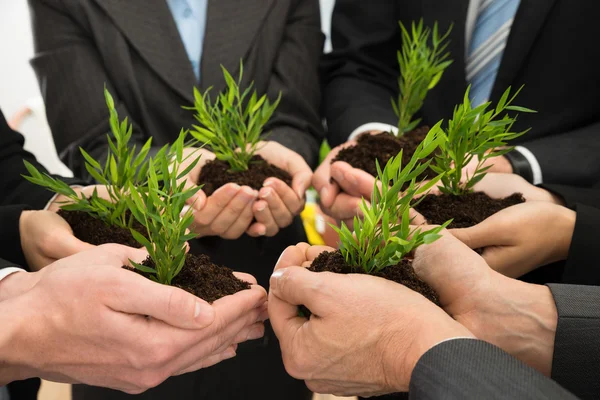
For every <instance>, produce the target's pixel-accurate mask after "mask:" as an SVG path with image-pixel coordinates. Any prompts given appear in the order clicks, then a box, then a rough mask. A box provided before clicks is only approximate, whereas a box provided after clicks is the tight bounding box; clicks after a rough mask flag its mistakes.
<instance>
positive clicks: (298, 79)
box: [266, 0, 325, 167]
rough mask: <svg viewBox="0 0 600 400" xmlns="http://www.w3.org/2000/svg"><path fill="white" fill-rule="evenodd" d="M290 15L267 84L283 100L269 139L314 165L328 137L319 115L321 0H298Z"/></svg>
mask: <svg viewBox="0 0 600 400" xmlns="http://www.w3.org/2000/svg"><path fill="white" fill-rule="evenodd" d="M295 3H296V4H295V7H294V9H293V10H292V11H291V12H290V15H288V20H287V25H286V28H285V34H284V37H283V41H282V43H281V45H280V47H279V51H278V56H277V60H276V61H275V65H274V71H272V73H271V78H270V81H269V85H268V92H269V97H270V98H273V99H274V98H277V96H278V95H279V93H280V92H281V95H282V97H281V102H280V103H279V107H278V108H277V111H276V112H275V115H274V117H273V119H272V121H271V122H270V123H269V125H268V126H267V127H266V130H267V131H270V132H271V133H270V136H269V140H273V141H275V142H278V143H281V144H282V145H284V146H286V147H288V148H290V149H292V150H294V151H295V152H297V153H298V154H300V155H301V156H302V157H304V159H305V160H306V162H307V163H308V164H309V165H310V166H311V167H315V166H316V164H317V162H318V154H319V147H320V145H321V142H322V141H323V139H324V137H325V133H324V128H323V124H322V122H321V115H320V110H319V107H320V103H321V88H320V84H319V78H318V77H319V71H318V69H319V60H320V58H321V54H322V52H323V42H324V36H323V33H322V32H321V17H320V8H319V1H318V0H298V1H296V2H295Z"/></svg>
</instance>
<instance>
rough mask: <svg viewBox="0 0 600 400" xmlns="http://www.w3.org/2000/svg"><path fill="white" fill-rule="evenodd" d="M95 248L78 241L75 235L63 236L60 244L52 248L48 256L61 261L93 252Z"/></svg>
mask: <svg viewBox="0 0 600 400" xmlns="http://www.w3.org/2000/svg"><path fill="white" fill-rule="evenodd" d="M95 247H96V246H94V245H92V244H89V243H86V242H84V241H81V240H79V239H77V238H76V237H75V236H74V235H73V234H69V235H63V236H61V240H60V244H57V245H56V246H52V248H51V249H49V250H50V254H48V255H49V256H50V257H51V258H53V259H55V260H60V259H63V258H66V257H70V256H72V255H74V254H77V253H81V252H83V251H87V250H92V249H94V248H95Z"/></svg>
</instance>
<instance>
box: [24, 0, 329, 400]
mask: <svg viewBox="0 0 600 400" xmlns="http://www.w3.org/2000/svg"><path fill="white" fill-rule="evenodd" d="M29 4H30V10H31V14H32V21H33V24H32V25H33V31H34V45H35V52H36V54H35V56H34V58H33V60H32V62H31V63H32V66H33V68H34V70H35V72H36V74H37V77H38V80H39V83H40V86H41V88H42V93H43V96H44V100H45V104H46V113H47V117H48V122H49V124H50V127H51V129H52V132H53V135H54V139H55V142H56V146H57V150H58V152H59V155H60V156H61V158H62V160H63V161H64V162H65V163H66V165H67V166H69V167H70V168H71V169H72V170H73V172H74V174H75V175H76V176H83V174H84V170H83V168H82V165H83V158H81V156H80V154H79V150H78V148H79V147H83V148H84V149H85V150H86V151H87V152H88V153H90V154H91V155H92V156H94V157H99V158H102V157H103V156H105V154H106V149H107V148H106V139H105V135H106V133H107V132H109V125H108V119H107V115H106V109H105V104H104V100H103V97H102V89H103V87H104V85H105V84H106V87H107V88H108V90H109V91H110V92H111V93H112V94H113V95H114V97H115V102H116V106H117V107H116V108H117V111H118V112H119V114H120V115H121V116H123V117H124V116H128V117H129V120H130V122H132V123H133V136H134V138H135V142H136V143H142V142H144V141H145V140H146V139H147V138H149V137H152V138H153V145H155V146H162V145H164V144H166V143H169V142H171V141H172V140H174V139H175V138H176V137H177V135H178V133H179V132H180V129H181V128H182V127H184V128H188V127H190V126H191V125H192V124H194V123H196V121H195V119H194V117H193V113H192V112H191V111H189V110H185V109H183V108H182V106H191V105H192V104H193V101H194V99H193V88H194V86H196V87H198V88H199V89H200V90H201V91H203V90H205V89H207V88H209V87H213V90H212V91H211V93H212V95H213V96H215V95H216V94H218V93H219V92H220V91H221V90H222V89H223V88H224V87H225V82H224V78H223V75H222V71H221V65H222V66H224V67H225V68H226V69H227V70H228V71H229V72H231V73H232V75H233V76H236V74H237V72H238V69H239V64H240V59H242V61H243V64H244V81H243V84H242V87H245V86H247V85H248V84H249V82H251V81H253V82H254V85H255V88H256V90H257V91H258V93H259V94H266V95H267V96H268V97H269V98H270V99H271V100H274V99H275V98H277V96H278V95H279V93H281V94H282V99H281V103H280V105H279V107H278V109H277V111H276V113H275V114H274V117H273V119H272V121H271V122H270V124H269V125H268V126H267V128H266V131H268V132H270V136H268V140H269V142H268V144H267V145H266V146H264V151H266V152H269V153H270V154H272V155H273V157H275V158H276V159H277V160H283V161H285V165H283V167H284V168H286V169H288V170H289V171H291V172H292V173H293V175H294V178H295V179H294V182H293V184H292V188H293V189H292V188H289V187H287V186H286V185H280V184H279V182H277V183H276V184H275V185H274V186H271V187H264V188H262V189H261V190H260V191H259V192H256V191H254V190H251V189H250V188H247V187H241V188H240V187H239V186H237V185H232V184H229V185H226V186H225V187H223V188H221V190H220V191H218V192H217V193H215V194H214V195H212V196H210V197H209V198H207V199H205V201H198V202H196V203H194V207H195V208H196V210H197V212H196V216H197V218H196V221H195V222H196V224H195V225H194V227H195V230H196V231H197V232H199V233H201V234H202V235H203V237H201V238H199V240H194V241H192V242H191V243H190V246H191V251H192V252H195V253H199V252H201V253H204V254H207V255H208V256H210V257H211V259H212V260H213V261H214V262H216V263H218V264H222V265H226V266H229V267H232V268H233V269H235V270H240V271H244V272H248V273H251V274H252V275H253V276H255V277H256V278H257V280H258V282H259V283H260V284H262V285H266V284H268V279H269V275H270V272H271V271H270V267H268V266H271V265H274V264H275V262H276V261H277V258H278V257H279V255H280V254H281V252H282V251H283V249H284V248H285V247H286V246H288V245H289V244H295V243H298V242H299V241H303V240H306V236H305V233H304V229H303V226H302V224H301V221H300V219H299V218H298V217H294V218H292V216H293V214H296V213H298V212H299V211H300V209H301V208H302V205H303V202H304V190H305V189H306V188H308V186H310V177H311V175H312V172H311V170H310V167H309V166H314V165H315V164H316V162H317V154H318V149H319V145H320V143H321V141H322V139H323V137H324V132H323V127H322V122H321V117H320V115H319V106H320V98H321V93H320V86H319V79H318V63H319V59H320V57H321V54H322V47H323V34H322V33H321V25H320V10H319V2H318V0H283V1H282V0H251V1H246V0H244V1H241V0H208V1H200V0H187V1H184V0H168V1H165V0H150V1H147V0H144V1H142V0H135V1H126V2H124V1H117V0H91V1H85V2H82V1H78V0H67V1H56V0H30V1H29ZM205 155H206V153H205ZM208 157H209V156H206V157H204V160H206V159H207V158H208ZM267 159H269V158H268V157H267ZM257 200H258V201H257ZM275 209H278V210H279V211H282V214H281V215H279V217H278V216H276V215H275V214H276V211H275ZM219 217H220V218H219ZM254 219H256V221H257V223H253V220H254ZM244 232H247V233H248V234H245V233H244ZM251 236H254V237H251ZM257 236H259V237H257ZM268 236H272V237H268ZM223 238H227V239H235V240H223ZM92 393H94V394H92ZM259 393H260V396H261V397H262V398H265V399H281V398H289V399H292V400H293V399H306V398H309V397H310V393H309V392H308V390H307V389H306V388H305V387H304V385H303V384H302V382H299V381H296V380H293V379H292V378H290V377H289V376H288V375H287V374H285V371H284V368H283V364H282V362H281V356H280V353H279V348H278V346H277V343H276V340H275V337H274V336H273V335H272V333H270V332H269V330H268V329H267V333H266V335H265V339H264V340H262V341H259V342H256V341H255V342H253V343H250V344H247V345H242V346H240V349H239V356H238V357H237V358H236V359H234V360H231V361H229V362H227V363H224V364H221V365H219V366H216V367H214V368H211V369H208V370H204V371H201V372H199V373H196V374H191V375H186V376H180V377H177V378H174V379H172V380H169V381H167V383H166V384H163V385H161V386H160V387H158V388H156V389H155V390H151V391H149V392H147V394H145V396H147V397H145V398H148V397H151V398H163V397H169V396H176V397H177V398H192V397H193V398H198V397H201V398H204V399H236V398H245V397H247V396H249V395H252V396H259ZM119 396H120V394H116V393H112V392H111V393H109V392H106V391H100V390H98V391H96V390H95V389H92V388H85V387H75V388H74V398H75V399H79V398H85V399H94V398H106V397H111V398H120V397H119Z"/></svg>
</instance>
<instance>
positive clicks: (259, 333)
mask: <svg viewBox="0 0 600 400" xmlns="http://www.w3.org/2000/svg"><path fill="white" fill-rule="evenodd" d="M264 335H265V330H264V328H254V329H252V330H251V331H250V332H249V333H248V337H247V338H246V340H256V339H260V338H261V337H263V336H264Z"/></svg>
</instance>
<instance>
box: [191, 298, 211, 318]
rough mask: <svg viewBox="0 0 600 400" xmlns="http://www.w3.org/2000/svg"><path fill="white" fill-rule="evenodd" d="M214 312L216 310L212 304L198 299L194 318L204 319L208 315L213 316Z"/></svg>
mask: <svg viewBox="0 0 600 400" xmlns="http://www.w3.org/2000/svg"><path fill="white" fill-rule="evenodd" d="M213 313H214V310H213V308H212V306H211V305H209V304H207V303H205V302H202V301H196V309H195V310H194V319H196V320H202V319H204V318H206V317H208V316H211V315H212V314H213Z"/></svg>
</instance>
